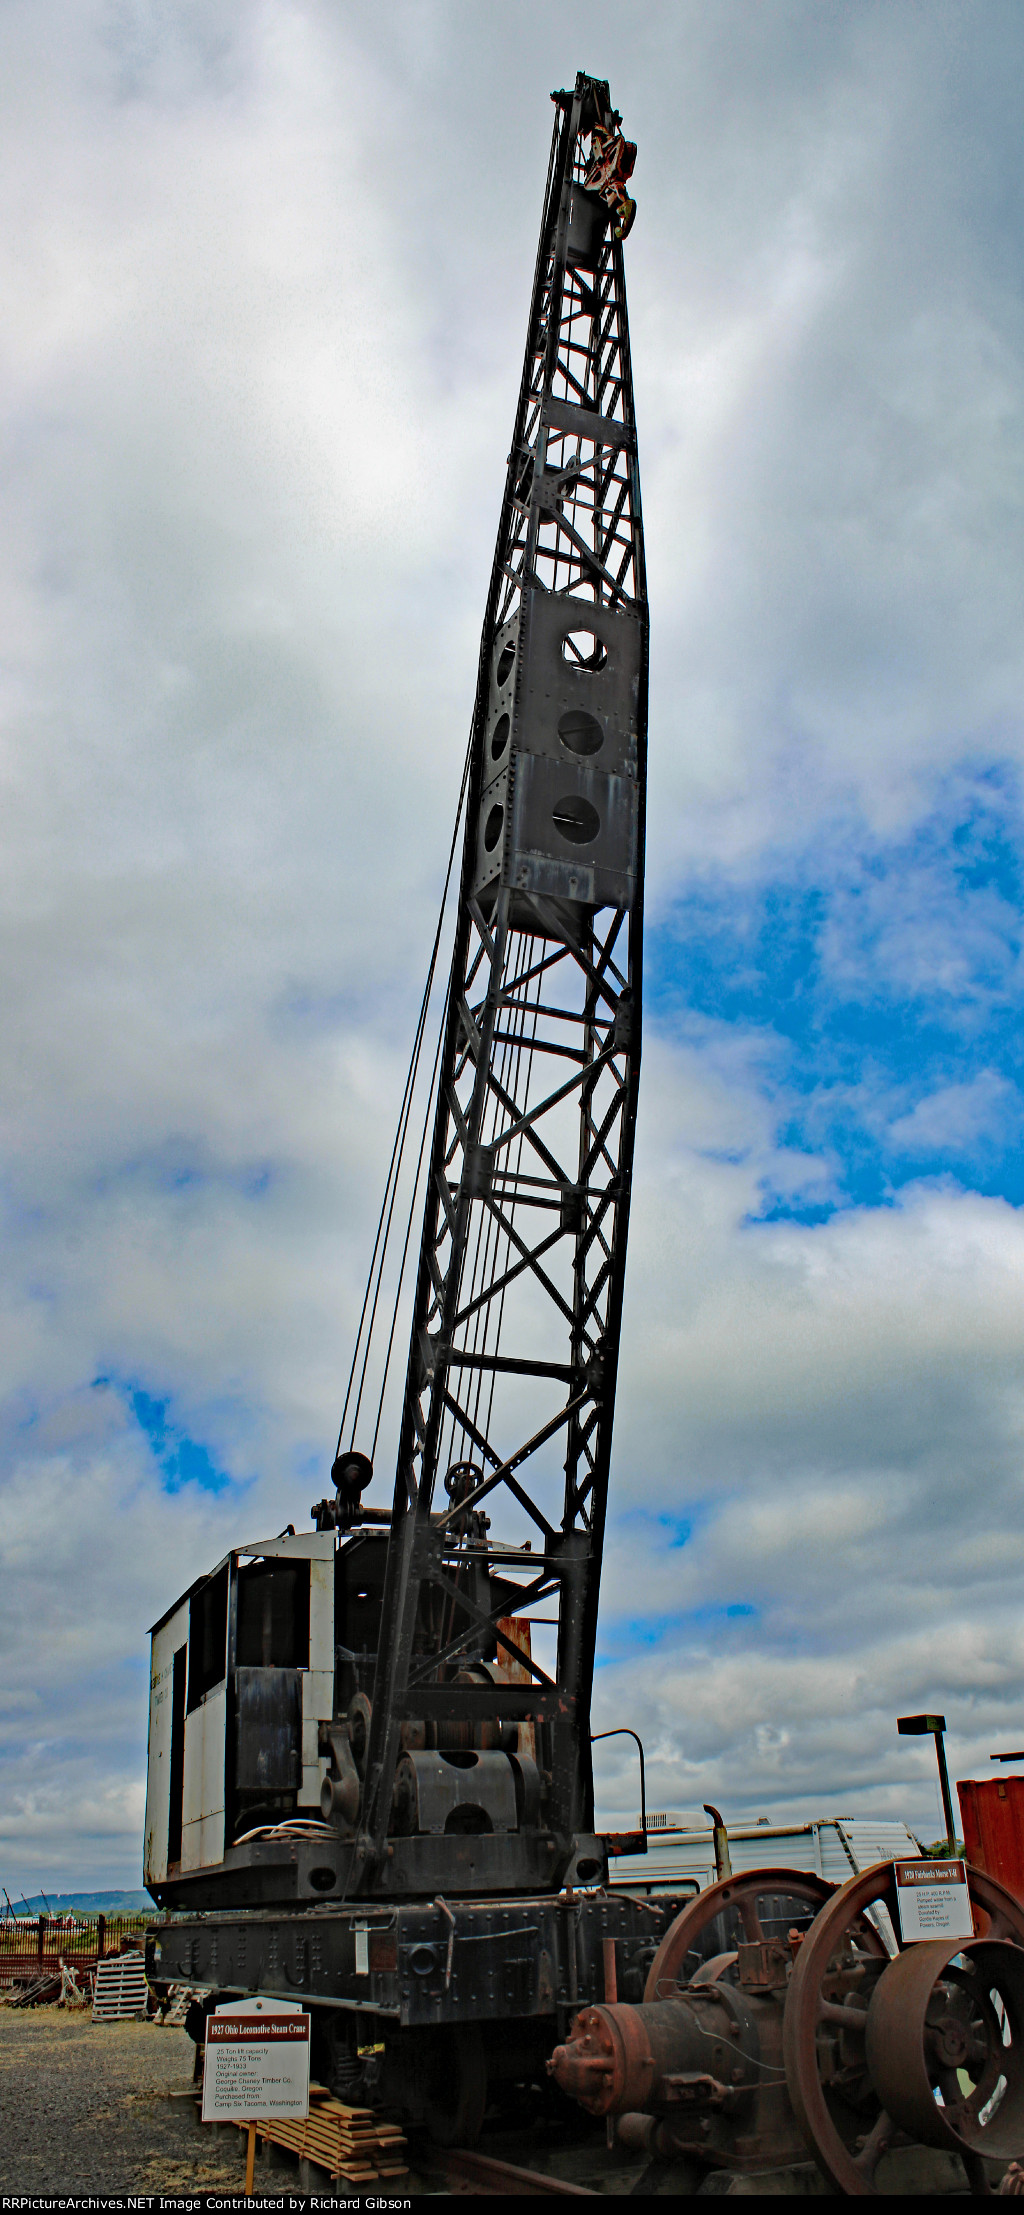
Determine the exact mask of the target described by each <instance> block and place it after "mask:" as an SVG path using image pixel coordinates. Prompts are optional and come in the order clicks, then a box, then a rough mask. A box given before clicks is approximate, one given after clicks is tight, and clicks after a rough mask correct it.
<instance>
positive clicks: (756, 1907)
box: [644, 1869, 835, 2000]
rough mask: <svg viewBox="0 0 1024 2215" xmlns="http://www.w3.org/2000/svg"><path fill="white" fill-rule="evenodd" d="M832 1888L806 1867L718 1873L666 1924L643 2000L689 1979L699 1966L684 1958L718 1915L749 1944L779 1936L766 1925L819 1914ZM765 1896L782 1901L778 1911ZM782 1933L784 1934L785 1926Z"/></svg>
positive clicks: (657, 1996) (661, 1996)
mask: <svg viewBox="0 0 1024 2215" xmlns="http://www.w3.org/2000/svg"><path fill="white" fill-rule="evenodd" d="M834 1891H835V1885H834V1884H828V1883H826V1881H825V1878H824V1877H816V1876H814V1875H813V1874H812V1873H811V1872H810V1871H809V1870H806V1869H748V1870H747V1871H746V1873H745V1875H743V1876H741V1877H722V1878H720V1879H719V1882H718V1883H717V1884H709V1885H708V1887H707V1890H706V1891H705V1892H698V1894H697V1897H696V1899H695V1900H691V1901H690V1902H689V1904H688V1906H686V1907H684V1908H683V1909H682V1912H681V1913H680V1914H679V1915H677V1916H676V1919H675V1922H674V1923H670V1924H669V1927H668V1929H667V1931H666V1932H665V1936H664V1938H663V1939H662V1941H661V1944H660V1946H659V1947H658V1951H657V1953H656V1954H655V1956H654V1960H653V1961H652V1963H651V1966H650V1969H649V1970H648V1972H647V1983H646V1986H645V1988H644V1999H645V2000H664V1999H668V1998H669V1997H670V1996H671V1994H672V1993H673V1992H674V1991H675V1989H676V1986H677V1985H679V1984H689V1983H692V1981H693V1970H694V1969H695V1968H696V1967H697V1965H696V1963H695V1964H693V1967H692V1968H690V1969H688V1967H687V1957H688V1955H690V1954H691V1953H693V1952H694V1950H695V1948H697V1946H698V1945H699V1941H700V1940H701V1938H702V1937H703V1936H704V1933H705V1931H706V1930H707V1929H708V1926H709V1924H711V1923H713V1922H714V1921H715V1918H716V1916H718V1915H725V1916H726V1917H727V1918H728V1920H729V1921H731V1922H737V1923H738V1925H739V1930H740V1932H741V1933H742V1937H743V1940H744V1941H745V1942H746V1943H747V1944H748V1945H750V1944H756V1943H759V1942H760V1943H764V1941H765V1940H766V1939H768V1938H769V1937H774V1936H777V1935H778V1932H777V1931H772V1930H771V1929H769V1928H766V1927H765V1926H766V1924H769V1923H774V1924H778V1923H779V1922H780V1921H781V1922H783V1923H791V1922H794V1921H796V1920H798V1919H799V1920H803V1921H806V1920H807V1917H808V1915H812V1916H813V1915H817V1913H818V1911H819V1909H820V1908H821V1907H822V1906H823V1905H824V1903H825V1901H826V1900H830V1899H831V1898H832V1895H833V1893H834ZM767 1900H777V1901H781V1902H784V1903H785V1904H784V1906H783V1907H782V1908H781V1911H780V1910H779V1909H778V1908H777V1909H776V1910H775V1912H774V1913H771V1912H770V1911H769V1909H768V1908H767V1907H764V1906H763V1905H762V1903H763V1902H765V1901H767ZM781 1935H782V1936H783V1937H785V1936H786V1935H787V1933H786V1931H785V1930H783V1931H782V1933H781ZM734 1942H735V1941H734V1940H732V1941H729V1943H734ZM726 1974H727V1972H726Z"/></svg>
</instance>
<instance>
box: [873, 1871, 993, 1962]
mask: <svg viewBox="0 0 1024 2215" xmlns="http://www.w3.org/2000/svg"><path fill="white" fill-rule="evenodd" d="M893 1871H894V1874H895V1877H896V1905H897V1907H898V1909H899V1918H900V1935H901V1937H902V1939H903V1943H904V1945H905V1946H912V1945H914V1944H915V1943H916V1941H917V1940H918V1939H920V1938H973V1936H974V1922H973V1919H972V1916H971V1895H970V1893H969V1891H968V1889H967V1871H966V1869H965V1868H964V1864H963V1862H962V1861H894V1862H893Z"/></svg>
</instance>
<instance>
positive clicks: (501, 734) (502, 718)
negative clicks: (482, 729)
mask: <svg viewBox="0 0 1024 2215" xmlns="http://www.w3.org/2000/svg"><path fill="white" fill-rule="evenodd" d="M510 728H511V725H510V723H509V719H508V716H507V715H499V717H498V720H497V722H496V724H495V726H494V729H493V731H492V732H491V759H492V761H500V760H501V757H502V754H503V753H504V751H505V748H506V746H507V745H508V734H509V730H510Z"/></svg>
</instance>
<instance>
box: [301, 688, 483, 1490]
mask: <svg viewBox="0 0 1024 2215" xmlns="http://www.w3.org/2000/svg"><path fill="white" fill-rule="evenodd" d="M472 758H473V732H472V729H471V730H470V735H469V741H468V744H467V747H466V758H465V761H464V763H463V768H462V783H461V785H460V787H459V804H458V807H457V809H456V811H455V823H454V827H453V829H452V838H451V845H450V847H449V849H448V865H447V868H446V870H445V876H444V886H443V889H442V893H441V904H440V908H439V910H438V917H437V929H436V931H435V932H434V943H433V946H432V948H431V954H430V963H429V966H428V969H427V981H426V984H425V986H424V989H423V998H422V1000H421V1002H420V1011H419V1017H418V1020H417V1024H416V1031H415V1036H414V1038H413V1046H412V1053H411V1055H410V1057H409V1067H408V1070H407V1072H406V1078H405V1086H404V1089H403V1092H402V1101H401V1106H400V1108H399V1112H398V1127H397V1129H396V1132H395V1140H394V1144H393V1146H392V1149H391V1160H390V1163H389V1165H388V1174H387V1180H386V1183H385V1186H384V1197H383V1199H382V1201H381V1206H380V1214H379V1216H378V1218H377V1230H376V1235H375V1237H374V1241H373V1252H372V1254H371V1256H370V1267H369V1271H368V1274H367V1279H366V1289H365V1291H364V1293H363V1304H362V1307H361V1309H360V1314H359V1325H358V1328H357V1331H356V1339H355V1345H354V1347H353V1350H352V1363H351V1367H350V1369H349V1373H348V1384H347V1386H346V1388H345V1401H344V1406H343V1407H342V1411H341V1421H340V1423H339V1425H338V1444H337V1447H336V1449H335V1451H336V1454H340V1452H341V1442H342V1439H343V1437H344V1434H345V1423H346V1419H347V1416H348V1410H349V1403H350V1401H351V1398H352V1387H353V1384H354V1382H355V1375H356V1368H357V1365H358V1362H359V1350H360V1345H361V1344H363V1331H364V1326H365V1325H366V1320H367V1309H369V1311H370V1320H369V1327H368V1328H367V1330H366V1339H365V1345H363V1365H362V1371H361V1373H360V1378H359V1392H358V1395H357V1399H356V1405H355V1411H354V1414H353V1418H352V1433H351V1440H350V1443H354V1439H355V1426H356V1423H357V1421H358V1418H359V1409H360V1406H361V1403H362V1396H363V1390H364V1387H365V1384H366V1372H367V1366H368V1363H369V1358H370V1347H371V1344H372V1340H373V1329H374V1323H375V1320H376V1314H377V1304H378V1301H379V1299H380V1290H381V1283H382V1280H383V1275H384V1265H385V1261H386V1258H387V1248H388V1241H389V1238H390V1235H391V1223H392V1219H393V1216H394V1211H395V1201H396V1199H397V1195H398V1180H399V1177H400V1176H401V1171H402V1160H403V1156H404V1153H405V1142H406V1138H407V1137H408V1132H409V1120H410V1116H411V1113H412V1102H413V1094H414V1092H415V1089H416V1078H417V1075H418V1073H419V1064H420V1055H421V1053H422V1050H423V1039H424V1034H425V1031H426V1023H427V1015H428V1012H429V1007H430V997H431V993H432V991H433V987H434V975H435V971H436V968H437V956H438V951H439V948H440V944H441V935H442V932H443V929H444V917H445V909H446V907H447V904H448V893H449V889H450V886H451V879H452V869H453V866H454V862H455V851H456V847H457V844H458V837H459V824H460V822H461V820H462V810H463V808H464V806H465V801H466V787H467V785H468V782H469V771H470V764H471V761H472ZM445 1008H446V1010H447V999H446V1002H445ZM443 1037H444V1023H443V1022H442V1025H441V1030H440V1038H442V1039H443ZM431 1089H433V1087H432V1088H431ZM428 1116H429V1101H428ZM375 1276H376V1288H375V1289H374V1278H375ZM371 1294H372V1305H371Z"/></svg>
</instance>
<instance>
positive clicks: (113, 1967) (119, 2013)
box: [92, 1953, 149, 2023]
mask: <svg viewBox="0 0 1024 2215" xmlns="http://www.w3.org/2000/svg"><path fill="white" fill-rule="evenodd" d="M148 2006H149V1986H148V1984H147V1983H146V1964H145V1962H144V1961H143V1958H142V1955H141V1954H137V1953H130V1954H111V1955H110V1956H109V1958H108V1959H107V1960H106V1961H98V1962H97V1963H96V1981H95V1983H94V1986H93V1995H92V2019H93V2022H94V2023H119V2022H124V2021H126V2020H127V2019H128V2018H129V2017H131V2016H133V2015H145V2013H146V2011H147V2008H148Z"/></svg>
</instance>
